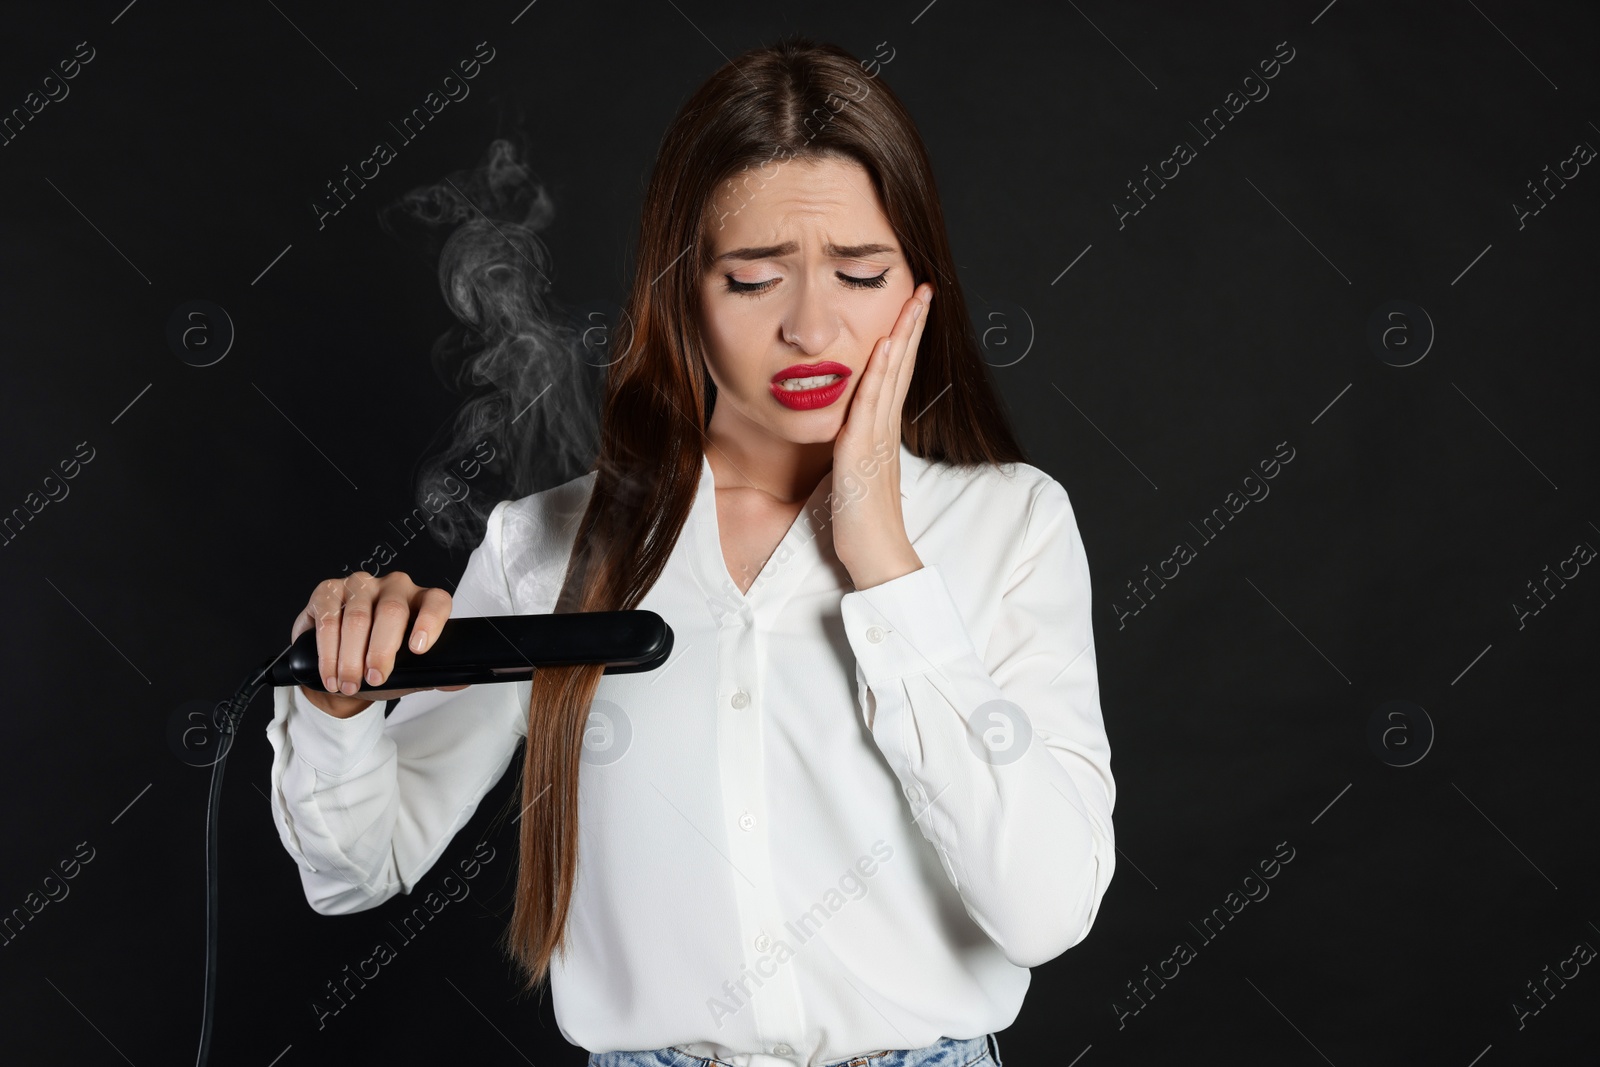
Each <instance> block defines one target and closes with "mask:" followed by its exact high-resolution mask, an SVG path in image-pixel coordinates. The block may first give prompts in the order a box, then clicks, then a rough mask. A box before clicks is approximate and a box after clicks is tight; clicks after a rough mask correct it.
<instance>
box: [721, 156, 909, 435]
mask: <svg viewBox="0 0 1600 1067" xmlns="http://www.w3.org/2000/svg"><path fill="white" fill-rule="evenodd" d="M774 169H775V170H776V173H775V174H774V173H773V170H774ZM708 225H709V226H710V231H709V234H708V238H709V242H710V244H711V255H712V257H713V258H712V262H711V267H710V268H709V269H708V270H707V272H706V274H705V276H704V277H703V278H702V279H701V283H700V325H701V333H702V336H703V337H704V338H705V344H706V352H705V360H706V367H707V370H708V371H709V373H710V375H711V380H712V381H713V382H715V383H716V385H717V402H716V410H715V411H714V412H713V414H712V422H713V424H714V433H719V434H722V435H730V434H732V435H742V434H747V433H752V432H754V433H766V434H769V435H771V436H773V437H776V438H778V439H780V440H783V441H789V442H793V443H796V444H808V443H813V442H818V441H831V440H833V439H834V438H835V437H837V436H838V434H839V430H840V429H841V428H842V427H843V426H844V422H845V415H846V413H847V412H848V411H849V408H850V401H851V398H852V397H854V396H855V391H856V388H857V386H858V385H859V384H860V382H861V375H862V372H863V371H864V370H865V369H866V365H867V359H868V357H869V356H870V355H871V354H872V348H873V346H874V345H875V344H876V343H877V342H878V340H879V339H880V338H882V337H885V336H887V335H888V333H889V331H890V330H892V329H893V328H894V322H895V319H896V317H897V316H898V315H899V314H900V310H901V308H903V307H904V306H905V303H906V301H907V300H908V299H910V297H911V293H912V290H913V289H914V288H915V280H914V279H913V278H912V277H911V272H910V269H909V267H908V266H907V264H906V260H905V257H904V256H903V255H902V254H901V251H900V243H899V241H897V240H896V239H895V236H894V231H893V229H892V228H891V227H890V225H889V220H888V218H887V217H886V216H885V215H884V213H883V208H882V205H881V204H880V202H879V200H878V195H877V191H876V190H875V189H874V188H873V185H872V180H871V178H870V177H869V176H868V174H867V171H866V169H865V168H864V167H862V166H861V165H860V164H859V163H856V162H854V161H853V160H852V161H848V162H846V161H841V160H837V159H827V160H822V161H818V162H811V161H800V160H790V161H788V162H786V163H770V164H768V165H767V166H766V167H764V168H761V169H755V168H752V169H750V170H749V171H746V172H742V173H740V174H737V175H735V177H734V178H733V180H732V185H731V187H730V185H729V184H728V183H724V184H723V186H722V188H721V191H720V192H719V194H718V195H717V197H716V198H715V200H714V201H713V204H712V213H711V215H710V221H709V223H708ZM825 362H826V363H831V364H834V366H833V367H821V368H816V369H803V370H793V371H790V368H794V367H797V366H802V365H804V366H807V367H809V368H815V365H817V364H822V363H825ZM786 371H788V372H789V374H790V375H791V376H798V377H803V378H812V379H815V378H823V379H825V380H829V379H831V375H832V374H838V375H842V376H843V377H842V381H839V382H838V383H837V384H836V385H834V386H833V387H832V388H828V387H826V386H824V385H822V383H817V382H807V383H805V384H807V385H810V386H821V387H815V388H808V389H806V390H804V391H802V392H786V400H787V402H785V399H780V397H779V396H778V395H775V393H774V388H775V386H776V388H779V389H781V388H783V385H782V379H783V378H784V377H785V372H786ZM775 378H777V379H779V380H778V381H776V382H775ZM791 380H795V379H794V378H791ZM719 423H720V426H717V425H716V424H719Z"/></svg>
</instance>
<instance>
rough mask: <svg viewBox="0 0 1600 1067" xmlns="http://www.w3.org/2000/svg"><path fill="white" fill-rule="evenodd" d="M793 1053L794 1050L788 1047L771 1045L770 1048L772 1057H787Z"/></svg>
mask: <svg viewBox="0 0 1600 1067" xmlns="http://www.w3.org/2000/svg"><path fill="white" fill-rule="evenodd" d="M793 1053H794V1049H792V1048H790V1047H789V1046H788V1045H773V1046H772V1054H773V1055H774V1056H789V1055H793Z"/></svg>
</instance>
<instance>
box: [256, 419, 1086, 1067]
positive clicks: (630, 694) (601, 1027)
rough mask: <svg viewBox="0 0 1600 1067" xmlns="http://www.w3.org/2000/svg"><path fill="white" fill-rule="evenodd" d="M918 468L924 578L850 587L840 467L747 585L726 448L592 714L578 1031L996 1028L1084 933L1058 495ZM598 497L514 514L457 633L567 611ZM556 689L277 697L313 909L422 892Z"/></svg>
mask: <svg viewBox="0 0 1600 1067" xmlns="http://www.w3.org/2000/svg"><path fill="white" fill-rule="evenodd" d="M900 463H901V493H902V498H903V499H902V501H901V504H902V510H903V515H904V518H905V524H906V532H907V533H908V534H909V536H910V538H911V541H912V545H913V547H914V548H915V549H916V552H917V554H918V556H919V558H920V559H921V560H922V562H923V567H922V569H920V570H917V571H913V572H911V573H910V574H906V575H903V576H901V577H899V578H895V579H893V580H891V581H888V582H884V583H882V584H880V585H877V586H874V587H872V588H869V589H866V590H856V589H855V587H854V584H853V583H852V582H851V580H850V576H849V573H848V572H847V571H846V570H845V568H844V566H843V565H842V564H840V563H839V561H838V559H837V557H836V556H835V555H834V553H833V549H832V527H831V525H830V505H829V498H830V496H831V490H832V474H831V472H830V474H829V475H828V476H826V477H824V478H823V479H822V481H821V482H820V483H819V484H818V485H817V487H816V489H815V491H814V492H813V493H812V494H811V497H810V499H809V500H808V501H807V503H806V506H805V507H804V508H803V509H802V511H801V512H800V514H799V516H797V518H796V519H795V521H794V524H793V525H792V526H791V527H790V529H789V531H788V533H787V534H786V535H785V537H784V539H783V541H782V542H781V543H780V544H779V546H778V548H777V550H776V551H775V552H774V553H773V555H772V557H771V558H770V559H769V560H768V561H767V562H766V564H765V566H764V568H763V569H762V570H761V571H760V573H759V575H758V576H757V579H756V581H755V583H754V584H753V585H752V586H751V588H750V589H749V591H748V593H743V594H742V593H740V592H739V590H738V588H737V586H735V585H734V583H733V581H732V579H731V577H730V576H729V572H728V570H727V567H726V564H725V562H724V559H723V555H722V550H721V543H720V540H719V537H718V531H717V511H716V492H715V490H716V487H715V483H714V481H713V478H712V472H711V464H710V461H709V460H706V459H705V458H704V457H702V470H701V478H700V483H699V488H698V493H697V496H696V499H695V502H694V508H693V512H692V514H691V515H690V518H689V520H688V522H687V523H686V524H685V526H684V528H683V532H682V534H681V535H680V537H679V539H678V541H677V543H676V544H675V545H674V547H673V551H672V554H671V556H670V559H669V562H668V564H667V566H666V568H665V570H664V571H663V573H662V575H661V577H660V579H659V580H658V581H657V582H656V584H655V586H654V587H653V588H652V589H651V590H650V592H649V593H648V594H647V595H646V597H645V598H644V600H643V601H642V602H641V603H640V604H639V607H640V608H642V609H648V610H651V611H654V612H656V613H658V614H659V615H661V617H662V618H663V619H665V620H666V622H667V624H668V625H669V626H670V627H671V628H672V630H673V633H674V646H673V649H672V654H671V657H670V658H669V660H668V662H667V663H666V664H664V665H663V666H661V667H658V668H656V669H655V670H653V671H648V672H641V673H637V674H621V675H607V676H605V677H603V678H602V680H601V682H600V688H599V691H598V693H597V696H596V699H595V701H594V703H593V704H592V705H591V709H590V718H589V729H588V736H587V737H586V739H585V750H584V763H583V767H582V772H581V774H580V778H579V782H580V784H579V792H580V806H579V822H580V826H581V835H580V845H579V867H578V873H577V880H576V885H575V890H574V894H575V895H574V901H573V905H572V908H571V910H570V913H569V920H568V939H569V941H568V949H567V952H566V955H565V956H564V957H562V956H559V955H558V956H557V957H556V959H555V961H554V962H553V964H552V969H551V975H550V989H551V994H552V1002H553V1005H554V1008H555V1014H556V1018H557V1021H558V1023H559V1025H560V1029H561V1033H562V1036H564V1037H565V1038H566V1039H567V1040H568V1041H569V1042H571V1043H573V1044H575V1045H578V1046H580V1047H582V1048H585V1049H588V1050H590V1051H591V1052H604V1051H611V1050H618V1049H654V1048H661V1047H665V1046H670V1045H676V1046H679V1047H680V1048H683V1049H685V1050H687V1051H688V1052H690V1053H691V1054H694V1055H699V1056H708V1057H715V1058H717V1059H719V1060H723V1061H726V1062H728V1063H732V1064H735V1065H737V1067H794V1065H797V1064H798V1065H803V1067H819V1065H822V1064H828V1063H837V1062H839V1061H843V1060H846V1059H848V1058H850V1057H852V1056H857V1055H861V1054H864V1053H867V1052H871V1051H877V1050H879V1049H889V1048H920V1047H922V1046H925V1045H929V1044H932V1043H934V1042H935V1041H937V1040H938V1039H939V1038H940V1037H941V1036H948V1037H955V1038H967V1037H975V1036H979V1035H982V1034H985V1033H989V1032H992V1031H998V1030H1002V1029H1004V1028H1005V1027H1006V1026H1008V1025H1010V1024H1011V1022H1012V1021H1013V1020H1014V1019H1015V1018H1016V1016H1017V1014H1018V1012H1019V1010H1020V1009H1021V1006H1022V1001H1023V994H1024V993H1025V991H1026V990H1027V988H1028V982H1029V977H1030V975H1029V971H1028V968H1029V967H1032V966H1035V965H1037V964H1042V963H1044V962H1045V961H1047V960H1050V959H1053V958H1054V957H1056V956H1058V955H1060V954H1061V953H1062V952H1064V951H1066V950H1067V949H1069V948H1071V947H1072V946H1074V945H1076V944H1078V943H1079V942H1080V941H1082V940H1083V938H1084V937H1085V936H1086V935H1087V934H1088V932H1089V928H1090V926H1091V925H1092V924H1093V923H1094V919H1095V915H1096V914H1097V913H1098V911H1099V907H1100V901H1101V898H1102V897H1103V896H1104V894H1105V891H1106V886H1107V884H1108V883H1109V882H1110V880H1111V876H1112V872H1113V870H1114V869H1115V867H1116V856H1115V849H1114V838H1113V831H1112V822H1111V812H1112V808H1113V805H1114V803H1115V796H1116V787H1115V783H1114V781H1113V779H1112V775H1111V767H1110V745H1109V743H1108V741H1107V738H1106V733H1105V727H1104V724H1103V722H1102V719H1101V712H1100V700H1099V684H1098V679H1097V676H1096V665H1095V651H1094V636H1093V632H1092V629H1091V624H1090V589H1089V568H1088V563H1087V560H1086V558H1085V555H1084V547H1083V542H1082V540H1081V539H1080V537H1079V532H1078V526H1077V522H1076V519H1075V517H1074V515H1073V511H1072V506H1071V504H1070V503H1069V501H1068V499H1067V493H1066V490H1065V489H1064V488H1062V486H1061V484H1060V483H1059V482H1057V481H1056V480H1055V479H1054V478H1052V477H1050V476H1049V475H1048V474H1046V473H1044V472H1043V471H1041V470H1039V469H1038V468H1036V467H1033V466H1030V465H1028V464H1015V465H1008V466H1006V467H983V468H978V469H976V470H974V471H962V470H961V469H960V468H957V467H953V466H949V465H946V464H941V463H935V462H930V461H925V460H923V459H921V458H919V457H917V456H916V455H914V454H913V453H912V452H911V451H910V449H909V448H907V447H906V446H905V445H904V444H902V445H901V447H900ZM594 480H595V474H594V473H593V472H590V473H588V474H585V475H583V476H582V477H579V478H576V479H573V480H572V481H570V482H567V483H566V484H564V485H561V486H558V487H555V488H553V489H549V490H546V491H544V492H540V493H535V494H532V495H530V496H527V497H524V498H522V499H520V500H515V501H501V502H500V503H498V504H497V505H496V506H495V508H494V510H493V512H492V513H491V515H490V516H489V521H488V527H487V530H486V532H485V536H484V540H483V542H482V544H481V545H480V546H479V547H478V548H477V549H476V550H474V551H473V553H472V555H471V557H470V558H469V559H468V562H467V565H466V570H465V572H464V573H463V575H462V578H461V582H460V584H459V586H458V587H457V588H456V590H455V593H454V597H455V603H454V609H453V614H454V615H455V616H457V617H464V616H478V615H509V614H525V613H545V612H549V611H550V610H551V609H552V608H553V607H554V606H555V602H556V597H557V594H558V592H559V590H560V584H561V581H562V578H563V576H564V573H565V567H566V562H567V558H568V555H569V554H570V552H571V548H572V544H573V541H574V539H575V536H576V531H577V523H578V519H579V518H580V516H581V515H582V514H583V509H584V506H585V504H586V503H587V499H588V495H589V493H590V491H591V490H592V488H593V485H594ZM858 482H859V485H860V491H861V492H868V493H870V492H873V491H876V489H877V486H878V484H879V483H878V482H876V481H874V480H873V479H872V478H868V477H862V478H860V479H858ZM851 492H852V493H854V492H856V490H852V491H851ZM446 625H448V623H447V624H446ZM530 695H531V682H529V681H527V680H524V681H521V682H516V683H501V684H495V685H476V686H472V687H470V688H468V689H464V690H459V691H456V692H442V691H439V690H431V691H427V692H423V693H415V694H412V695H410V696H407V697H405V698H403V699H402V700H400V701H399V702H398V703H396V704H395V705H394V707H393V710H392V711H391V713H390V714H389V715H388V717H387V718H385V716H384V712H383V704H382V703H381V702H379V703H375V704H373V705H372V706H370V707H368V708H366V709H364V710H363V711H362V712H361V713H359V714H357V715H354V716H352V717H350V718H348V719H338V718H335V717H334V716H331V715H328V714H326V713H324V712H323V711H321V710H320V709H318V708H317V707H315V706H314V705H312V704H311V703H310V702H309V701H307V700H306V699H305V696H304V694H303V693H301V692H300V691H299V689H298V688H297V687H294V686H284V687H280V688H278V689H276V690H275V714H274V717H273V720H272V722H271V723H270V724H269V725H268V727H267V737H268V739H269V740H270V742H271V744H272V746H273V750H274V759H273V764H272V807H273V811H274V817H275V821H276V823H277V826H278V831H279V835H280V837H281V839H282V841H283V845H284V847H285V848H286V849H287V850H288V851H289V853H290V854H291V855H292V856H293V857H294V858H295V859H296V860H297V861H298V862H299V866H300V876H301V880H302V882H303V883H304V887H305V893H306V899H307V900H308V901H309V902H310V904H311V906H312V907H313V908H314V909H315V910H316V911H318V912H320V913H322V914H326V915H338V914H345V913H349V912H355V911H362V910H365V909H367V908H372V907H375V906H377V905H378V904H380V903H382V902H383V901H385V900H388V899H389V898H391V897H393V896H395V895H396V894H397V893H410V892H411V891H412V889H413V888H414V887H415V886H416V885H417V883H418V881H419V880H420V879H422V878H423V877H424V876H425V875H426V874H427V873H428V871H429V868H430V867H431V866H432V865H433V864H434V862H435V861H436V860H437V859H438V857H439V855H440V854H441V852H442V851H443V850H444V848H445V846H446V845H447V844H448V843H449V842H450V840H451V838H452V837H453V836H454V835H455V833H456V832H457V831H458V830H459V829H460V828H461V827H462V826H463V825H464V824H465V823H466V822H467V820H468V819H469V818H470V817H471V816H472V814H473V812H474V810H475V809H476V807H477V805H478V802H479V800H480V799H481V798H482V797H483V795H484V794H485V793H486V792H488V790H489V789H490V788H491V787H492V786H493V785H494V784H495V782H496V781H498V780H499V778H500V777H501V775H502V774H504V773H505V772H506V770H507V769H508V766H509V765H510V762H511V757H512V756H513V755H514V754H517V753H518V745H519V742H520V741H521V739H522V738H523V737H525V736H526V733H527V706H528V701H529V697H530ZM997 702H998V703H997ZM969 721H970V722H971V723H972V725H969ZM519 759H520V755H519ZM535 802H536V803H537V801H535Z"/></svg>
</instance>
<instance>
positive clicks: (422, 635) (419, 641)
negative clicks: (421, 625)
mask: <svg viewBox="0 0 1600 1067" xmlns="http://www.w3.org/2000/svg"><path fill="white" fill-rule="evenodd" d="M427 643H428V631H426V630H418V631H417V632H416V633H415V634H414V635H413V636H412V638H411V651H413V652H421V651H422V646H423V645H426V644H427Z"/></svg>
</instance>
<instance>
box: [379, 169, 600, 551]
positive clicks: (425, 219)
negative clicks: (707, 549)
mask: <svg viewBox="0 0 1600 1067" xmlns="http://www.w3.org/2000/svg"><path fill="white" fill-rule="evenodd" d="M554 213H555V206H554V204H553V203H552V202H551V199H550V196H549V194H548V193H547V192H546V190H545V188H544V187H543V186H542V185H540V184H539V183H538V182H537V181H536V180H535V179H534V178H533V177H532V175H531V174H530V173H529V169H528V167H527V165H526V164H525V163H524V162H522V160H521V159H519V158H518V150H517V147H516V145H514V144H513V143H512V142H511V141H508V140H505V139H497V140H495V141H494V142H493V143H492V144H490V145H489V147H488V150H487V151H486V152H485V154H484V159H483V161H482V162H481V163H480V164H479V165H478V166H476V167H474V168H472V169H470V170H466V171H458V172H456V173H453V174H451V175H449V176H448V177H446V178H444V179H443V180H441V181H439V182H436V183H434V184H431V185H423V186H418V187H417V188H415V189H412V190H410V191H409V192H407V193H405V194H403V195H402V196H400V197H399V198H398V199H397V200H395V201H394V202H393V203H391V204H390V205H388V206H387V207H386V208H385V209H384V210H383V212H382V213H381V217H380V222H381V224H382V225H383V227H384V228H385V229H386V230H388V231H389V232H391V233H393V232H394V230H395V226H394V223H395V222H396V221H399V222H403V223H407V224H408V225H410V226H411V227H413V228H415V227H420V228H421V229H422V230H423V232H424V233H426V235H427V237H428V239H429V240H430V242H432V243H434V244H436V245H437V244H438V243H439V241H440V240H441V238H442V246H441V247H439V250H438V252H437V255H438V276H439V289H440V291H441V293H442V294H443V295H444V300H445V304H446V305H447V306H448V307H449V308H450V312H451V314H453V315H454V316H455V317H456V318H457V319H458V320H459V323H458V325H455V326H452V327H451V328H450V329H449V330H447V331H445V333H444V334H442V335H441V336H440V337H438V338H437V339H436V340H435V341H434V343H433V349H432V354H431V357H432V362H433V367H434V371H435V373H436V374H437V375H438V376H439V379H440V381H441V382H443V383H444V384H445V386H446V387H447V388H449V389H450V390H451V391H452V392H456V393H461V394H470V395H469V396H468V399H467V400H466V401H465V402H464V403H463V404H462V405H461V408H460V409H459V410H458V411H457V413H456V416H455V419H454V422H453V425H451V426H450V427H449V428H447V429H445V430H442V431H441V436H443V438H444V442H443V444H442V446H441V447H439V448H438V450H437V451H435V452H433V453H432V454H431V455H430V456H429V457H428V458H426V459H424V460H423V461H422V463H421V464H420V465H419V469H418V475H417V487H416V499H417V501H418V503H419V504H421V503H422V502H423V501H425V500H427V499H428V498H429V496H430V494H432V495H434V499H435V501H437V500H439V499H449V500H453V501H457V504H456V505H455V506H452V507H446V508H444V509H443V510H440V511H439V512H438V514H437V515H435V516H434V518H433V519H432V520H431V521H430V522H429V524H428V526H429V529H430V530H432V532H433V536H434V538H435V540H437V541H438V542H439V543H440V544H442V545H444V546H446V547H454V548H468V549H470V548H474V547H476V546H477V544H478V543H479V541H481V540H482V537H483V530H484V526H485V524H486V520H487V518H488V515H489V512H490V511H492V510H493V509H494V505H495V504H496V503H497V502H499V501H500V500H503V499H513V500H514V499H518V498H520V497H523V496H526V495H528V494H529V493H536V492H539V491H540V490H543V489H548V488H550V487H552V486H556V485H560V484H562V483H563V482H567V481H570V480H571V479H573V478H576V477H577V476H579V475H581V474H584V473H586V472H587V471H588V470H589V468H590V466H591V464H592V462H593V460H594V457H595V455H596V453H597V452H598V449H599V440H600V436H599V431H600V427H599V393H600V386H601V383H602V378H603V374H604V372H603V370H602V368H601V361H600V360H597V359H594V358H593V357H592V356H591V355H590V354H589V348H588V346H586V344H585V340H586V338H591V337H592V335H593V331H592V330H590V331H587V332H585V331H581V330H580V329H579V328H578V327H577V325H576V320H575V319H574V317H573V316H572V315H571V314H569V313H567V312H565V311H563V310H560V309H558V308H555V307H553V305H554V304H555V301H554V299H553V297H552V294H551V291H550V290H551V270H550V262H549V261H550V257H549V253H548V251H547V250H546V249H545V247H544V244H543V242H542V241H541V240H540V239H539V237H538V233H539V231H540V230H543V229H544V228H545V227H546V226H548V225H549V223H550V220H551V218H552V217H553V215H554ZM490 449H492V458H491V459H490V460H489V461H488V462H487V463H486V464H479V461H480V460H481V459H482V457H484V456H486V455H490V454H491V453H490ZM468 472H471V473H470V474H469V473H468Z"/></svg>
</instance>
